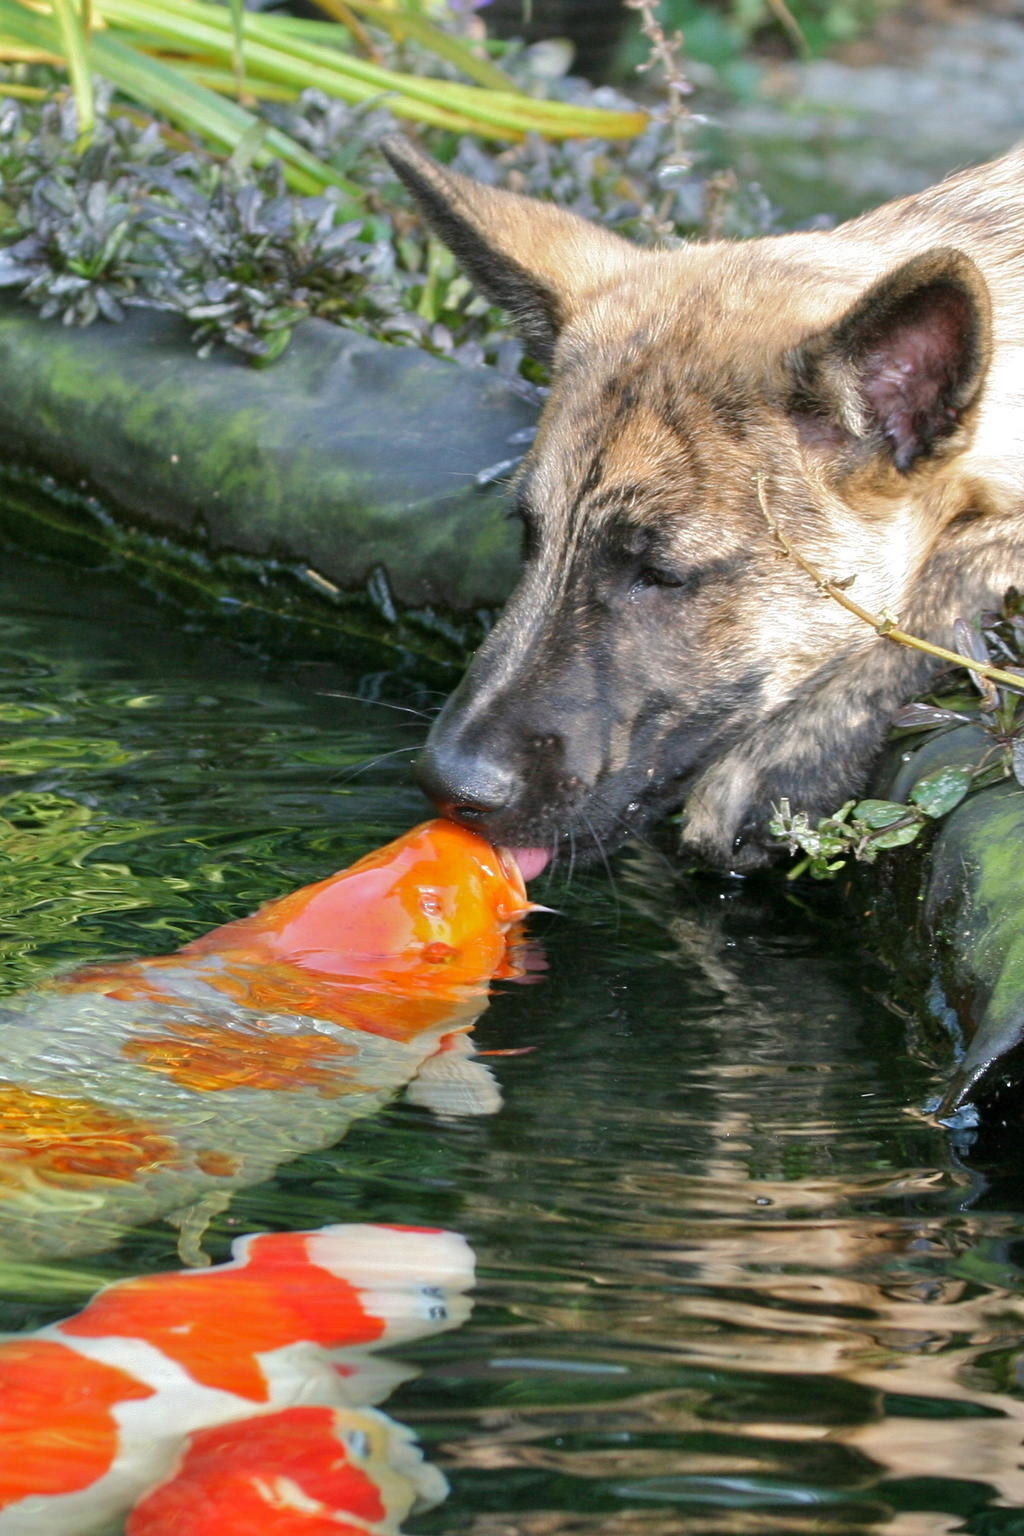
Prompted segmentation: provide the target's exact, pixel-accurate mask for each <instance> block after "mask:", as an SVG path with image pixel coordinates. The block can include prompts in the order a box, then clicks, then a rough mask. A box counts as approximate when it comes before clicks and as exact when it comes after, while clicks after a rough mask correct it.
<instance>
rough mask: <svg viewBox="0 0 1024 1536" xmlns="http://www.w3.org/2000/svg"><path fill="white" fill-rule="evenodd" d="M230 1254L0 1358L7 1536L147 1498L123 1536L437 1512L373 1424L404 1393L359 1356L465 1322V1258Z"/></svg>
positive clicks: (293, 1251)
mask: <svg viewBox="0 0 1024 1536" xmlns="http://www.w3.org/2000/svg"><path fill="white" fill-rule="evenodd" d="M232 1254H233V1258H232V1259H231V1261H230V1262H229V1263H226V1264H221V1265H218V1266H216V1267H214V1268H211V1269H205V1270H192V1271H184V1272H180V1273H171V1274H159V1275H152V1276H146V1277H142V1278H139V1279H131V1280H123V1281H119V1282H117V1283H115V1284H113V1285H110V1286H108V1287H107V1288H106V1289H105V1290H102V1291H100V1292H99V1293H98V1294H97V1295H96V1296H95V1297H94V1298H93V1300H92V1301H90V1302H89V1303H88V1305H87V1306H86V1307H85V1308H84V1309H83V1310H82V1311H81V1312H79V1313H77V1314H76V1315H75V1316H74V1317H71V1318H66V1319H64V1321H63V1322H59V1323H54V1324H51V1325H49V1326H48V1327H45V1328H41V1329H39V1330H38V1331H37V1332H36V1333H33V1334H29V1335H23V1336H20V1337H16V1338H10V1337H9V1338H6V1339H3V1340H0V1447H2V1455H0V1536H88V1533H89V1532H91V1531H94V1530H104V1529H106V1528H107V1527H108V1526H109V1525H110V1524H111V1523H112V1522H113V1521H115V1520H117V1519H118V1518H119V1517H120V1516H122V1515H123V1514H124V1512H125V1511H126V1510H128V1509H130V1508H131V1507H132V1506H133V1505H136V1503H137V1501H138V1500H139V1499H140V1496H142V1495H145V1497H144V1498H142V1502H141V1503H139V1504H138V1507H137V1508H136V1509H135V1511H134V1513H133V1514H132V1515H131V1516H130V1518H129V1521H128V1525H127V1528H126V1529H127V1532H128V1536H171V1533H172V1532H173V1536H186V1533H187V1536H205V1533H206V1532H210V1533H211V1536H212V1533H213V1532H214V1531H216V1532H217V1533H218V1536H235V1533H237V1536H243V1533H246V1536H251V1533H254V1532H259V1533H260V1536H293V1533H294V1536H299V1533H304V1536H318V1533H320V1532H324V1533H329V1536H350V1533H358V1536H392V1533H396V1532H398V1531H399V1530H400V1526H401V1523H402V1521H403V1520H404V1519H405V1518H406V1516H407V1515H408V1514H409V1512H410V1511H411V1510H413V1509H417V1508H422V1507H428V1506H429V1505H431V1504H433V1503H436V1502H437V1501H438V1500H439V1499H441V1498H443V1497H444V1493H445V1483H444V1479H443V1477H442V1476H441V1474H440V1473H439V1472H438V1471H437V1470H436V1469H435V1468H432V1467H430V1466H429V1465H427V1464H426V1463H424V1461H423V1459H422V1456H421V1454H420V1452H419V1449H418V1447H417V1446H416V1444H415V1441H414V1439H413V1437H412V1436H411V1434H410V1433H409V1432H408V1431H407V1430H405V1429H404V1428H402V1427H401V1426H400V1425H397V1424H395V1423H393V1422H392V1421H391V1420H390V1419H388V1418H386V1417H385V1416H384V1415H383V1414H381V1413H378V1412H374V1411H373V1410H372V1409H371V1408H369V1407H368V1406H367V1404H368V1403H371V1402H373V1401H376V1400H379V1398H380V1397H381V1396H384V1395H386V1394H387V1392H388V1391H389V1390H390V1389H391V1387H392V1386H393V1385H394V1382H395V1376H396V1373H395V1369H394V1368H393V1367H391V1366H389V1364H388V1363H386V1362H380V1363H379V1364H380V1366H381V1369H380V1370H378V1369H376V1367H377V1364H378V1362H375V1361H372V1360H371V1359H370V1358H369V1357H368V1354H367V1352H368V1351H373V1350H375V1349H377V1348H379V1347H380V1346H381V1345H383V1344H393V1343H402V1342H405V1341H408V1340H410V1339H414V1338H418V1337H421V1336H423V1335H426V1334H432V1333H435V1332H438V1331H440V1330H442V1329H448V1328H452V1327H455V1326H457V1325H458V1324H459V1323H460V1322H461V1321H462V1320H463V1319H464V1317H465V1316H466V1315H467V1314H468V1312H469V1305H470V1304H469V1301H468V1299H467V1297H466V1295H465V1291H466V1290H467V1288H468V1287H469V1286H470V1285H471V1284H472V1279H473V1257H472V1252H471V1250H470V1248H469V1246H468V1244H467V1243H466V1242H465V1240H464V1239H463V1238H461V1237H459V1236H458V1235H457V1234H455V1233H452V1232H444V1231H433V1230H426V1229H419V1228H402V1227H383V1226H372V1225H365V1226H361V1225H351V1226H333V1227H324V1228H322V1229H321V1230H319V1231H316V1232H300V1233H264V1234H259V1235H257V1236H252V1237H245V1238H241V1239H239V1240H237V1241H236V1242H235V1243H234V1244H233V1246H232ZM404 1374H405V1372H403V1371H402V1370H401V1369H399V1370H398V1372H397V1377H398V1379H399V1380H400V1379H401V1378H402V1376H403V1375H404Z"/></svg>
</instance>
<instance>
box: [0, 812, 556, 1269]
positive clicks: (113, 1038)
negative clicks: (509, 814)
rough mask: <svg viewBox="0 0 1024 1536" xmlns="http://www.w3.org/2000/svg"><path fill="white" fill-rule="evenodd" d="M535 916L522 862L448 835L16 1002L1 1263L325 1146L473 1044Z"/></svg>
mask: <svg viewBox="0 0 1024 1536" xmlns="http://www.w3.org/2000/svg"><path fill="white" fill-rule="evenodd" d="M531 909H532V904H531V903H530V902H529V901H528V900H527V897H526V889H525V886H524V883H523V878H522V875H521V873H520V870H519V868H518V866H517V864H516V862H515V859H514V857H513V856H512V855H511V854H509V853H506V852H502V851H501V850H498V849H495V848H493V847H491V845H490V844H489V843H486V842H485V841H484V840H483V839H482V838H480V837H477V836H476V835H475V834H474V833H472V832H469V831H467V830H466V829H465V828H462V827H458V826H455V825H454V824H453V823H451V822H448V821H433V822H428V823H426V824H425V825H423V826H421V827H417V828H416V829H415V830H413V831H412V832H409V833H407V834H406V835H405V836H404V837H400V838H398V839H397V840H396V841H395V842H393V843H389V844H388V845H387V846H386V847H384V848H381V849H379V850H378V851H377V852H374V853H371V854H368V855H367V856H366V857H365V858H363V859H360V860H359V862H358V863H356V864H354V865H352V867H351V868H350V869H347V870H343V871H342V872H341V873H339V874H336V875H333V876H331V878H330V879H327V880H323V881H321V882H319V883H318V884H316V885H310V886H306V887H305V888H304V889H302V890H299V891H295V892H293V893H291V894H290V895H287V896H283V897H281V898H280V899H279V900H277V901H272V902H270V903H269V904H268V905H266V906H264V907H262V908H261V909H260V910H259V911H258V912H256V913H255V914H254V915H253V916H251V917H246V918H242V919H241V920H240V921H237V922H233V923H228V924H226V925H225V926H224V927H221V928H216V929H214V930H213V932H211V933H208V934H206V935H205V936H204V937H202V938H199V939H196V940H194V941H193V942H192V943H190V944H186V945H185V946H184V947H183V948H182V949H179V950H177V951H176V952H175V953H174V954H170V955H163V956H158V957H155V958H151V959H144V960H131V961H126V962H121V963H115V964H108V965H97V966H93V967H89V968H86V969H84V970H80V971H77V972H75V973H73V974H72V975H70V976H66V977H63V978H58V979H56V980H55V981H53V982H51V983H49V984H48V985H47V986H45V987H43V988H41V989H39V990H38V991H36V992H33V993H29V994H23V995H20V996H17V997H13V998H8V999H6V1000H5V1002H4V1004H3V1006H2V1007H0V1254H5V1255H13V1256H18V1257H23V1256H25V1255H27V1254H39V1253H47V1254H54V1253H64V1254H69V1253H74V1252H82V1251H88V1250H95V1249H97V1248H100V1247H102V1246H104V1245H106V1244H109V1243H110V1242H113V1241H116V1240H117V1238H118V1236H119V1235H120V1233H121V1232H122V1231H123V1230H124V1228H125V1227H126V1226H128V1225H131V1224H133V1223H137V1222H140V1221H146V1220H150V1219H152V1218H153V1217H154V1216H157V1215H161V1214H166V1213H168V1212H173V1211H179V1210H184V1209H186V1208H188V1207H190V1206H192V1205H194V1204H195V1203H196V1202H197V1201H208V1200H209V1199H210V1198H219V1197H225V1194H226V1192H229V1191H230V1190H232V1189H235V1188H238V1187H240V1186H242V1185H246V1184H253V1183H256V1182H258V1181H259V1180H261V1179H264V1178H266V1177H268V1176H269V1175H270V1174H271V1173H273V1171H274V1170H275V1169H276V1168H277V1167H278V1166H279V1165H280V1164H281V1163H283V1162H284V1161H286V1160H287V1159H288V1158H291V1157H294V1156H295V1155H297V1154H298V1153H300V1152H304V1151H309V1150H312V1149H314V1148H317V1147H323V1146H329V1145H332V1144H333V1143H334V1142H336V1141H338V1140H339V1139H340V1137H341V1136H342V1135H343V1134H344V1132H345V1130H346V1129H347V1127H348V1125H349V1124H350V1123H351V1121H352V1120H354V1119H356V1118H357V1117H359V1116H362V1115H366V1114H369V1113H371V1112H372V1111H373V1110H375V1109H377V1108H378V1107H379V1106H380V1105H382V1104H384V1103H385V1102H386V1101H387V1100H388V1099H389V1098H391V1097H392V1096H393V1095H394V1094H395V1093H396V1092H397V1091H398V1090H399V1089H400V1088H401V1087H402V1086H403V1085H404V1084H405V1083H407V1082H408V1081H409V1080H410V1079H411V1078H413V1077H414V1076H415V1075H416V1074H417V1072H418V1071H420V1069H421V1068H423V1066H424V1063H426V1062H428V1060H429V1058H431V1057H432V1056H434V1055H435V1054H436V1053H438V1052H445V1051H450V1050H451V1048H452V1047H453V1046H456V1047H458V1045H459V1044H460V1040H459V1037H464V1036H465V1034H466V1032H467V1031H468V1030H470V1029H471V1027H472V1025H473V1023H474V1021H475V1020H476V1018H477V1017H478V1015H479V1014H480V1013H481V1012H482V1011H483V1009H484V1008H486V1006H487V998H488V985H489V983H490V981H491V979H492V978H494V977H498V976H508V975H514V974H517V968H516V965H515V962H514V958H513V956H512V953H511V948H510V946H511V945H512V943H513V942H514V940H515V937H516V924H517V923H518V922H519V920H520V919H521V918H522V917H524V916H525V915H526V913H527V912H529V911H530V910H531ZM461 1046H462V1050H463V1051H465V1050H467V1049H471V1047H469V1046H468V1044H466V1043H465V1042H464V1041H462V1042H461Z"/></svg>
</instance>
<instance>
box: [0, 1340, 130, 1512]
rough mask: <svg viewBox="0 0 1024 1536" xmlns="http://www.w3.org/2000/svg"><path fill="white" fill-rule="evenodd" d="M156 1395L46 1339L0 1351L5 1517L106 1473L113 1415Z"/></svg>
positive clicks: (113, 1446)
mask: <svg viewBox="0 0 1024 1536" xmlns="http://www.w3.org/2000/svg"><path fill="white" fill-rule="evenodd" d="M152 1396H153V1388H152V1387H148V1386H146V1385H145V1383H144V1382H139V1381H136V1380H135V1379H134V1378H133V1377H131V1376H129V1375H128V1374H127V1372H125V1371H121V1370H118V1369H117V1368H116V1366H112V1365H104V1364H102V1363H101V1362H100V1361H98V1360H88V1359H86V1358H85V1356H84V1355H79V1354H76V1353H75V1351H74V1350H72V1349H68V1348H67V1347H66V1346H65V1345H63V1344H55V1343H51V1342H50V1340H48V1339H24V1340H22V1339H12V1340H8V1341H7V1342H6V1343H4V1344H0V1446H3V1456H2V1457H0V1509H6V1508H7V1506H8V1505H9V1504H16V1503H17V1502H18V1501H19V1499H26V1498H28V1497H29V1496H30V1495H33V1494H35V1495H40V1494H43V1495H45V1494H50V1495H53V1494H62V1493H75V1492H77V1490H78V1489H80V1488H88V1486H89V1485H90V1483H93V1482H95V1480H96V1479H97V1478H99V1477H102V1476H103V1474H104V1473H105V1472H107V1471H108V1470H109V1467H110V1464H111V1462H112V1461H113V1459H114V1456H115V1454H116V1452H117V1447H118V1435H119V1431H118V1425H117V1421H116V1420H115V1418H114V1415H113V1410H114V1408H115V1407H116V1406H117V1405H118V1404H119V1403H123V1402H126V1401H128V1400H129V1399H130V1398H140V1397H152Z"/></svg>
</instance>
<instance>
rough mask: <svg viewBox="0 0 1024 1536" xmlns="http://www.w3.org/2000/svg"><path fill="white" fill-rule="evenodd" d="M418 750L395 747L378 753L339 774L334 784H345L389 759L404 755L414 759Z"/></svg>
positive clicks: (415, 748)
mask: <svg viewBox="0 0 1024 1536" xmlns="http://www.w3.org/2000/svg"><path fill="white" fill-rule="evenodd" d="M418 750H419V749H418V748H417V747H395V748H393V750H392V751H390V752H379V753H378V754H377V756H376V757H369V758H367V759H366V761H365V762H363V763H357V764H356V765H355V767H354V768H350V769H349V770H348V771H347V772H346V773H343V774H339V775H338V777H337V778H335V780H334V783H336V784H347V783H348V782H349V780H350V779H355V778H358V777H359V775H360V774H361V773H368V772H369V770H370V769H371V768H377V767H379V766H380V764H381V763H384V762H387V760H388V758H390V757H400V756H401V755H402V754H403V753H405V755H406V756H408V757H414V756H415V755H416V752H417V751H418Z"/></svg>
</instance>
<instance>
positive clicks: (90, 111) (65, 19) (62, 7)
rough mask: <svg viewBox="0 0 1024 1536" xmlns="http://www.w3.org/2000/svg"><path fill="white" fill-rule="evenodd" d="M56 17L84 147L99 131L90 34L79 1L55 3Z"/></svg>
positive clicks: (57, 0) (58, 1) (66, 0)
mask: <svg viewBox="0 0 1024 1536" xmlns="http://www.w3.org/2000/svg"><path fill="white" fill-rule="evenodd" d="M53 13H54V15H55V16H56V18H57V25H58V27H59V29H60V37H61V43H62V44H63V52H64V58H65V61H66V63H67V71H68V78H69V79H70V81H71V90H72V92H73V93H74V97H75V106H76V107H77V109H78V133H79V137H80V139H81V140H82V142H83V143H88V141H89V140H90V139H91V138H92V136H93V132H94V131H95V128H96V100H95V97H94V95H93V89H92V69H91V66H90V61H89V34H88V32H87V31H86V29H85V26H84V25H83V22H82V15H81V13H80V12H79V10H78V8H77V6H76V5H75V0H53Z"/></svg>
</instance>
